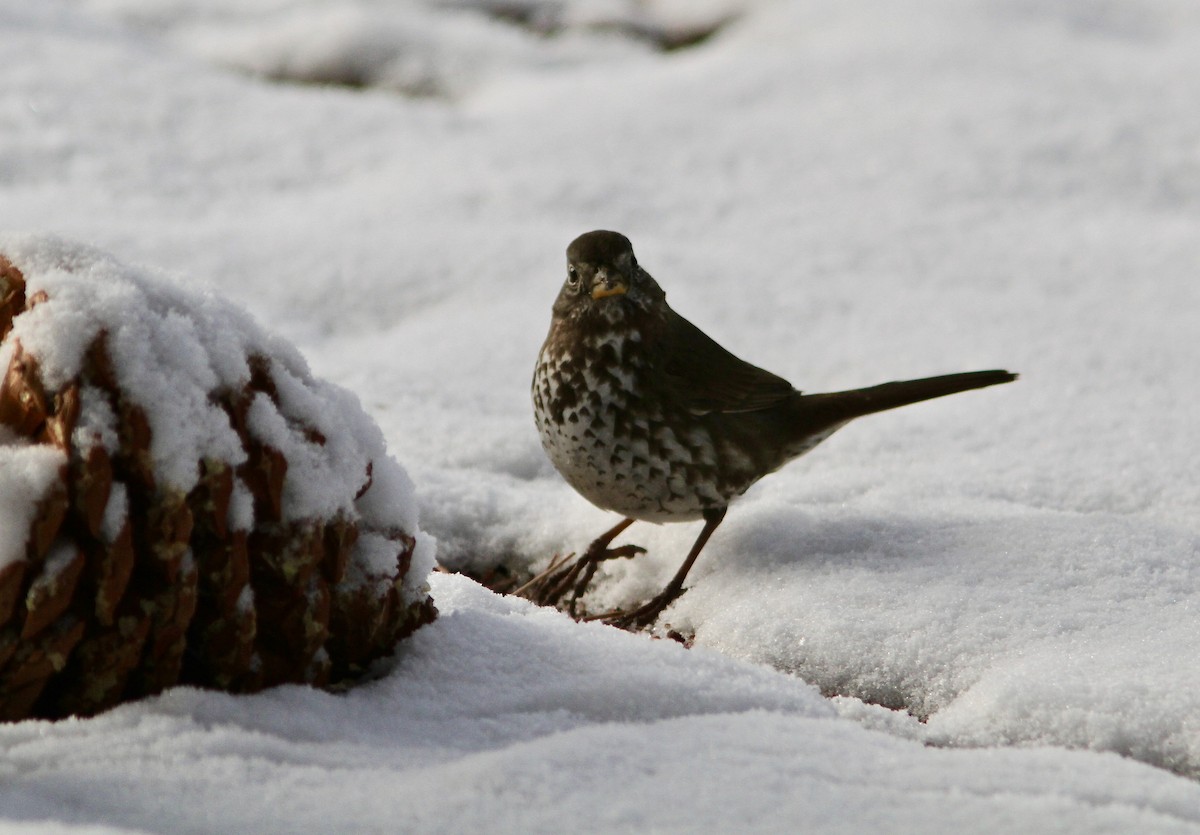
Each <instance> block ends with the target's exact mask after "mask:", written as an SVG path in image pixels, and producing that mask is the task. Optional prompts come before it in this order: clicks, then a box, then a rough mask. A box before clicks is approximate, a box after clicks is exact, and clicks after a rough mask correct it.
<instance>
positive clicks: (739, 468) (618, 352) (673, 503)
mask: <svg viewBox="0 0 1200 835" xmlns="http://www.w3.org/2000/svg"><path fill="white" fill-rule="evenodd" d="M1015 379H1016V375H1015V374H1010V373H1009V372H1007V371H974V372H969V373H964V374H948V375H945V376H941V377H930V378H926V379H921V380H907V381H903V382H893V383H884V384H882V385H878V386H872V387H870V388H863V389H855V390H853V391H841V392H833V393H828V394H801V393H800V392H799V391H797V390H796V389H794V388H792V386H791V384H790V383H788V382H787V381H786V380H784V379H783V378H781V377H777V376H775V375H774V374H771V373H770V372H768V371H764V370H762V369H761V368H756V367H755V366H753V365H750V364H749V363H747V362H743V361H742V360H740V359H738V358H737V357H735V356H734V355H733V354H731V353H729V352H728V351H726V350H725V349H724V348H722V347H721V346H720V345H718V344H717V343H716V342H714V341H713V340H712V339H710V338H709V337H708V336H706V335H705V334H704V332H703V331H701V330H700V329H699V328H697V327H696V326H695V325H693V324H692V323H691V322H689V321H688V320H687V319H684V318H683V317H682V316H680V315H679V314H678V313H676V312H675V311H674V310H672V309H671V308H670V307H669V306H668V305H667V300H666V294H665V293H664V292H663V291H662V288H660V287H659V286H658V283H657V282H655V280H654V279H653V278H651V277H650V274H649V273H647V272H646V271H645V270H643V269H642V268H641V267H639V266H638V262H637V259H636V258H635V257H634V254H633V247H632V245H631V244H630V243H629V240H628V239H627V238H626V237H625V236H624V235H621V234H619V233H617V232H606V231H596V232H588V233H587V234H585V235H581V236H579V237H578V238H576V239H575V240H574V241H573V242H572V243H571V245H570V246H569V247H567V278H566V282H565V283H564V284H563V287H562V290H561V291H560V292H559V294H558V298H557V300H555V302H554V313H553V318H552V319H551V322H550V334H549V335H548V336H547V337H546V342H545V344H544V345H543V346H542V350H541V353H540V354H539V356H538V360H537V367H536V368H535V370H534V374H533V404H534V416H535V418H536V420H537V427H538V432H539V433H540V434H541V440H542V446H543V447H544V448H545V450H546V453H547V454H548V455H549V456H550V460H551V461H552V462H553V463H554V466H555V467H556V468H557V469H558V471H559V472H560V473H561V474H562V475H563V477H564V478H565V479H566V480H567V482H568V483H569V484H570V485H571V486H572V487H574V488H575V489H576V490H577V491H578V492H579V493H580V494H581V495H582V496H583V497H584V498H586V499H587V500H588V501H590V502H591V503H592V504H594V505H596V506H597V507H600V508H603V509H605V510H611V511H615V512H616V513H620V514H621V515H622V516H623V517H625V518H624V519H623V520H622V521H621V522H619V523H618V524H617V525H615V526H614V527H613V528H612V529H611V530H609V531H607V532H605V533H604V534H603V535H601V536H600V537H599V538H598V539H597V540H596V541H595V542H593V543H592V544H591V545H590V546H589V547H588V549H587V551H586V552H584V554H583V556H582V557H579V558H577V559H575V560H573V561H572V560H569V559H568V560H563V561H560V562H555V563H552V564H551V566H550V567H549V568H548V569H546V570H545V571H543V572H542V573H541V574H539V575H538V576H537V577H535V578H533V580H531V581H530V582H528V583H526V584H525V585H524V586H522V587H521V589H519V590H518V592H517V593H518V594H521V595H522V596H524V597H528V598H530V599H532V600H534V601H536V602H538V603H541V604H543V605H558V604H559V603H560V602H561V601H562V600H563V598H564V597H566V596H567V595H568V594H570V595H571V597H570V599H569V601H568V604H567V607H568V609H569V611H571V612H572V613H573V614H574V612H575V604H576V601H577V600H578V599H579V597H580V596H581V595H582V594H583V593H584V592H585V591H586V590H587V587H588V584H589V583H590V582H591V579H592V576H593V574H594V573H595V571H596V567H597V565H598V564H599V563H600V562H601V561H603V560H605V559H611V558H613V557H628V556H633V555H635V554H637V553H641V552H642V551H643V550H644V549H642V548H639V547H637V546H634V545H625V546H622V547H617V548H610V547H609V546H610V545H611V544H612V541H613V540H614V539H615V538H616V537H617V535H618V534H620V533H621V532H622V531H624V530H625V529H626V528H627V527H629V526H630V525H631V524H633V522H634V521H635V520H646V521H650V522H684V521H689V520H695V519H703V520H704V528H703V529H702V530H701V531H700V535H699V537H697V539H696V542H695V544H694V545H692V549H691V551H689V552H688V555H687V557H686V559H684V562H683V565H682V566H680V568H679V571H678V572H677V573H676V574H675V576H674V578H672V580H671V581H670V582H669V583H668V584H667V586H666V587H665V588H664V589H663V590H662V592H661V593H659V594H658V595H657V596H655V597H654V598H652V599H651V600H650V601H648V602H647V603H645V604H643V605H642V606H640V607H638V608H636V609H634V610H633V611H630V612H610V613H607V614H605V615H600V616H598V617H600V618H603V619H605V620H607V621H608V622H609V623H612V624H614V625H616V626H620V627H622V628H632V627H641V626H646V625H648V624H650V623H653V622H654V620H655V619H656V618H657V617H658V615H659V613H661V612H662V610H663V609H664V608H665V607H666V606H667V605H668V604H670V603H671V601H673V600H674V599H675V598H677V597H678V596H679V595H680V594H681V593H682V592H683V581H684V578H685V577H686V576H687V573H688V571H689V569H691V567H692V564H693V563H694V562H695V561H696V557H697V556H698V555H699V554H700V551H701V549H702V548H703V547H704V545H705V543H706V542H707V541H708V538H709V537H710V536H711V535H712V533H713V531H714V530H715V529H716V527H717V526H718V525H719V524H720V523H721V520H722V519H723V518H724V516H725V511H726V509H727V508H728V506H729V503H730V502H731V501H733V500H734V499H736V498H737V497H738V496H740V495H741V494H742V493H744V492H745V491H746V489H747V488H748V487H749V486H750V485H752V484H753V483H754V482H756V481H758V480H759V479H760V478H762V477H763V476H764V475H766V474H767V473H770V472H774V471H775V470H777V469H779V468H780V467H782V466H783V465H784V464H786V463H787V462H788V461H790V460H792V459H793V458H796V457H797V456H800V455H803V454H804V453H806V452H808V451H809V450H810V449H812V448H813V447H815V446H816V445H817V444H819V443H820V442H821V441H823V440H825V439H826V438H828V437H829V436H830V435H831V434H832V433H833V432H834V431H836V430H837V429H838V428H840V427H841V426H843V425H844V424H846V423H847V422H848V421H850V420H853V419H854V418H856V417H860V416H862V415H866V414H871V413H872V412H880V411H883V410H885V409H893V408H896V407H897V406H904V405H906V404H909V403H916V402H919V401H921V400H928V399H929V398H932V397H941V396H943V395H947V394H954V393H955V392H960V391H967V390H969V389H976V388H982V387H984V386H991V385H996V384H997V383H1008V382H1011V381H1012V380H1015Z"/></svg>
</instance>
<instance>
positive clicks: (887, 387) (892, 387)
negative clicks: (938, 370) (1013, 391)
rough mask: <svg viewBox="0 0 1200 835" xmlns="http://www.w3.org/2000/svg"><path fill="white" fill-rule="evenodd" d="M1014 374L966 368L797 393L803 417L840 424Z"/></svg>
mask: <svg viewBox="0 0 1200 835" xmlns="http://www.w3.org/2000/svg"><path fill="white" fill-rule="evenodd" d="M1015 379H1017V375H1016V374H1012V373H1010V372H1008V371H968V372H965V373H962V374H945V375H943V376H941V377H925V378H923V379H920V380H901V381H898V382H894V383H883V384H881V385H878V386H871V387H870V388H864V389H852V390H850V391H833V392H828V393H825V394H806V395H803V396H801V397H800V406H801V409H802V411H803V413H804V415H805V417H806V418H807V419H808V420H810V421H812V422H813V423H817V424H826V425H829V426H839V425H841V424H843V423H845V422H846V421H848V420H853V419H854V418H856V417H862V416H863V415H869V414H873V413H875V412H883V411H886V410H888V409H895V408H897V407H898V406H907V405H908V404H910V403H920V402H921V401H922V400H931V399H933V398H935V397H944V396H945V395H947V394H957V393H958V392H960V391H970V390H971V389H981V388H985V387H987V386H995V385H999V384H1000V383H1011V382H1012V381H1013V380H1015Z"/></svg>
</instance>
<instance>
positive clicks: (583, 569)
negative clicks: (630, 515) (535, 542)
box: [513, 519, 645, 614]
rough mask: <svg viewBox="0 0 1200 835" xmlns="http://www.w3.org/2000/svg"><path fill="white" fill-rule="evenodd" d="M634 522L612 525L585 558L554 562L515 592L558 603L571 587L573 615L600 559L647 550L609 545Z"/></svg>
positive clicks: (539, 601)
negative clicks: (576, 603)
mask: <svg viewBox="0 0 1200 835" xmlns="http://www.w3.org/2000/svg"><path fill="white" fill-rule="evenodd" d="M633 522H634V520H633V519H622V520H621V521H620V522H618V523H617V524H616V525H613V527H612V528H610V529H609V530H607V531H605V532H604V533H602V534H600V536H598V537H597V538H596V540H595V542H593V543H592V544H591V545H589V546H588V548H587V550H586V551H584V553H583V556H582V557H579V558H578V559H576V560H575V561H574V562H571V563H569V564H568V562H567V560H556V561H553V562H551V563H550V565H549V566H547V567H546V569H545V570H544V571H542V572H541V573H540V574H538V575H537V576H536V577H534V578H533V579H532V580H530V581H529V582H528V583H526V584H525V585H523V586H521V587H520V588H519V589H517V590H516V591H514V592H513V594H515V595H517V596H518V597H524V598H526V599H527V600H532V601H533V602H534V603H537V604H538V605H539V606H557V605H558V602H559V600H560V599H561V598H562V596H563V595H564V594H566V593H567V591H568V590H572V592H573V593H572V597H571V601H570V603H569V604H568V611H570V612H571V613H572V614H574V610H575V601H576V600H578V599H579V598H580V597H581V596H582V595H583V593H584V592H585V591H587V586H588V583H590V582H591V580H592V576H593V575H594V574H595V573H596V566H597V565H598V564H599V563H600V562H601V561H603V560H607V559H613V558H614V557H632V556H634V555H636V554H640V553H644V552H645V549H644V548H640V547H638V546H637V545H622V546H621V547H619V548H609V547H608V546H609V545H610V544H611V543H612V541H613V540H614V539H616V538H617V537H618V536H619V535H620V534H621V532H622V531H624V530H625V529H626V528H628V527H629V526H630V525H632V524H633Z"/></svg>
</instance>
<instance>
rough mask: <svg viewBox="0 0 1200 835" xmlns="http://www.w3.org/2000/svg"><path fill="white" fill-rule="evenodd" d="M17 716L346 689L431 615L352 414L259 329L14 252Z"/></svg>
mask: <svg viewBox="0 0 1200 835" xmlns="http://www.w3.org/2000/svg"><path fill="white" fill-rule="evenodd" d="M0 337H2V342H0V372H2V373H3V378H2V380H0V719H5V720H15V719H21V718H25V717H46V718H54V717H60V716H66V715H70V714H83V715H86V714H92V713H95V712H97V711H100V710H103V709H105V708H108V707H110V706H112V705H114V704H117V703H119V702H121V701H125V700H128V699H135V698H138V697H141V696H145V695H147V694H151V693H156V692H158V691H160V690H162V689H163V688H165V687H168V686H170V685H172V684H176V683H187V684H195V685H199V686H204V687H215V688H220V689H223V690H229V691H233V692H250V691H254V690H258V689H261V688H263V687H267V686H271V685H274V684H280V683H284V682H307V683H310V684H314V685H317V686H325V685H328V684H332V683H336V682H340V681H343V680H345V679H348V678H351V677H353V676H355V675H357V674H358V673H360V672H361V671H362V670H363V669H364V668H365V667H366V665H368V664H369V663H371V662H372V661H374V660H375V659H377V658H379V657H381V656H383V655H386V654H388V653H390V652H391V651H392V649H393V647H394V646H395V644H396V642H397V641H399V640H400V639H401V638H403V637H405V636H407V635H408V634H409V633H411V632H412V631H413V630H415V629H416V628H417V627H419V626H421V625H422V624H425V623H428V622H430V621H431V620H432V619H433V618H434V617H435V615H436V610H435V609H434V607H433V603H432V601H431V600H430V599H429V596H428V587H427V586H426V585H425V578H426V576H427V574H428V572H429V570H430V568H431V567H432V542H431V540H429V539H428V538H427V537H426V536H425V535H424V534H422V533H420V532H419V530H418V529H417V526H416V518H415V510H414V509H413V507H414V502H413V499H412V496H411V487H410V485H409V483H408V481H407V477H406V475H405V474H404V472H403V471H402V470H401V469H400V467H399V465H398V464H396V462H395V461H394V460H392V459H391V458H389V457H388V456H387V454H386V451H385V448H384V441H383V437H382V435H381V433H380V432H379V430H378V429H377V428H376V427H375V426H374V424H372V423H371V421H370V419H369V418H367V417H366V415H364V414H363V412H362V410H361V408H360V407H359V405H358V403H357V401H355V399H354V398H353V397H352V396H351V395H349V394H348V393H346V392H344V391H342V390H341V389H338V388H337V387H335V386H332V385H329V384H327V383H324V382H322V381H320V380H317V379H315V378H314V377H312V375H311V374H310V373H309V371H308V369H307V367H306V365H305V363H304V361H303V359H302V358H301V357H300V356H299V354H298V353H297V352H296V351H295V350H294V349H292V348H290V347H289V346H287V345H285V344H283V343H282V342H281V341H279V340H277V339H274V338H272V337H269V336H268V335H266V334H264V333H263V332H262V331H261V330H260V329H259V328H258V327H257V326H256V325H255V324H254V323H253V322H251V321H250V319H249V317H247V316H246V315H245V314H244V313H243V312H241V311H239V310H237V309H236V308H233V307H232V306H230V305H227V304H224V303H222V302H220V301H218V300H216V299H214V298H212V297H211V296H202V295H199V294H194V293H190V292H188V291H185V290H182V289H180V288H178V287H175V286H173V285H170V284H167V283H164V282H160V281H158V280H156V279H153V278H150V277H147V276H146V275H144V274H143V273H141V272H140V271H137V270H134V269H131V268H128V267H125V266H123V265H121V264H119V263H117V262H115V261H113V260H112V259H110V258H108V257H106V256H104V255H102V254H101V253H98V252H95V251H93V250H89V249H85V248H82V247H77V246H73V245H68V244H65V243H63V242H60V241H54V240H46V239H15V240H11V241H7V242H3V243H0Z"/></svg>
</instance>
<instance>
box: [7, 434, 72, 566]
mask: <svg viewBox="0 0 1200 835" xmlns="http://www.w3.org/2000/svg"><path fill="white" fill-rule="evenodd" d="M8 435H9V431H8V428H7V427H5V428H4V429H3V430H0V473H2V474H3V475H2V476H0V568H4V567H5V566H6V565H9V564H10V563H13V562H17V561H19V560H23V559H25V543H26V541H27V540H28V539H29V531H30V527H31V526H32V525H33V523H34V520H35V518H36V516H37V511H38V505H39V504H40V503H41V501H42V500H43V499H44V498H46V497H47V495H48V493H49V491H50V489H51V487H53V486H56V485H57V484H59V483H60V478H61V472H62V469H63V468H64V467H66V465H67V456H66V455H64V454H63V452H62V451H61V450H58V449H54V448H53V447H47V446H27V445H25V444H23V443H21V442H20V441H19V440H18V439H17V438H9V437H8Z"/></svg>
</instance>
